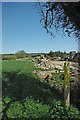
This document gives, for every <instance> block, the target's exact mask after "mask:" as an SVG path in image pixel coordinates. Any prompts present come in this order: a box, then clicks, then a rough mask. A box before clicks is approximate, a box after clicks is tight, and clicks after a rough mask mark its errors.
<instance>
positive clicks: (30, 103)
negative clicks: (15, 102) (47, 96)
mask: <svg viewBox="0 0 80 120" xmlns="http://www.w3.org/2000/svg"><path fill="white" fill-rule="evenodd" d="M24 106H25V111H24V113H23V116H24V117H26V118H43V117H47V114H48V111H49V106H47V105H44V104H42V103H40V102H39V101H34V100H32V99H29V98H27V99H26V101H25V102H24Z"/></svg>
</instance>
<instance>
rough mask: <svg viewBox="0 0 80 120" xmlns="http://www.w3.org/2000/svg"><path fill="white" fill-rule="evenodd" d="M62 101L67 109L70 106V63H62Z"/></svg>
mask: <svg viewBox="0 0 80 120" xmlns="http://www.w3.org/2000/svg"><path fill="white" fill-rule="evenodd" d="M64 103H65V105H66V107H67V109H68V108H69V106H70V65H69V63H66V62H65V63H64Z"/></svg>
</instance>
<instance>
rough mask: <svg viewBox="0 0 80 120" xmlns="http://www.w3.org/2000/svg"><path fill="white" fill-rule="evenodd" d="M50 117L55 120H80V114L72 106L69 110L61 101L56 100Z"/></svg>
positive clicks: (50, 111)
mask: <svg viewBox="0 0 80 120" xmlns="http://www.w3.org/2000/svg"><path fill="white" fill-rule="evenodd" d="M49 115H50V117H51V118H52V119H54V120H80V112H79V111H78V109H77V108H75V107H73V106H70V108H69V110H67V109H66V106H64V105H62V103H61V102H60V101H56V100H54V101H53V103H52V106H51V108H50V110H49Z"/></svg>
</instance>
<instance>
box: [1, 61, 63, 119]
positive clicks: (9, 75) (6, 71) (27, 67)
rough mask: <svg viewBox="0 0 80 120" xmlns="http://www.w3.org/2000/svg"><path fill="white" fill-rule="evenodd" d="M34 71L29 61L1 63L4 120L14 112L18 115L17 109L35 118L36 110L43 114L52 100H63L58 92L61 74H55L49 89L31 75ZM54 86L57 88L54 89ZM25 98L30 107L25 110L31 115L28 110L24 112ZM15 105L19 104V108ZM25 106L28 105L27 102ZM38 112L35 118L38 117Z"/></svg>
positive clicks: (61, 94)
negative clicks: (28, 100) (53, 81)
mask: <svg viewBox="0 0 80 120" xmlns="http://www.w3.org/2000/svg"><path fill="white" fill-rule="evenodd" d="M35 69H37V68H36V67H35V66H34V63H33V62H31V61H30V60H6V61H2V84H3V111H4V112H3V113H4V119H5V117H6V116H7V117H8V116H9V117H10V116H14V112H15V111H16V113H15V114H19V115H20V112H19V111H18V109H19V110H21V111H22V110H23V111H25V114H26V115H27V114H28V115H29V114H30V115H31V113H32V114H33V116H35V115H36V112H35V111H37V108H38V112H40V114H43V112H44V114H45V113H47V112H46V111H47V110H48V107H47V105H48V106H50V105H51V103H52V101H53V100H54V99H56V100H61V101H62V100H63V93H61V91H60V90H59V86H60V87H62V80H61V78H60V75H61V74H57V73H56V74H55V76H54V77H53V80H55V83H54V84H53V87H51V86H50V85H49V84H48V83H46V82H44V81H41V80H40V78H38V76H36V75H33V74H32V71H33V70H35ZM56 84H57V85H58V88H57V87H55V86H56ZM26 98H27V99H28V98H30V105H31V106H28V107H27V109H28V110H30V112H31V113H28V110H27V111H26V109H25V106H24V103H25V102H26ZM32 101H33V102H32ZM34 101H35V102H34ZM37 101H39V102H37ZM17 103H19V106H18V105H17ZM26 105H28V102H27V103H26ZM13 106H14V107H13ZM32 106H34V110H32ZM16 107H17V108H18V109H16ZM35 107H36V108H35ZM33 111H34V112H33ZM38 112H37V116H39V113H38ZM21 115H22V114H21ZM34 119H35V118H34Z"/></svg>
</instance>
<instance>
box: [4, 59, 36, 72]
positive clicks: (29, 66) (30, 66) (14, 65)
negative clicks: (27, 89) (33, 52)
mask: <svg viewBox="0 0 80 120" xmlns="http://www.w3.org/2000/svg"><path fill="white" fill-rule="evenodd" d="M34 69H35V66H34V63H32V62H30V61H29V60H25V61H24V60H23V61H21V60H6V61H2V71H3V72H10V71H23V72H30V73H31V72H32V71H33V70H34Z"/></svg>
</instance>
